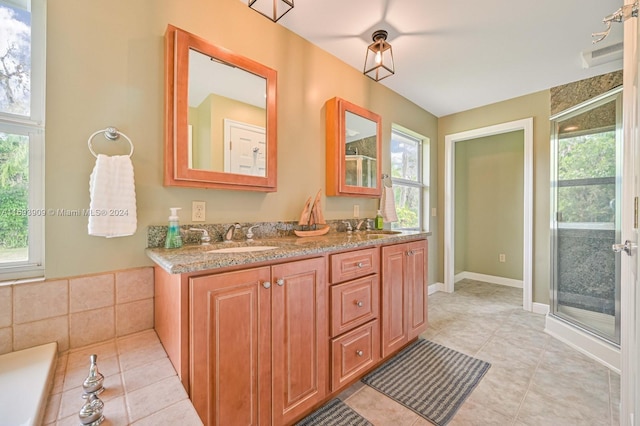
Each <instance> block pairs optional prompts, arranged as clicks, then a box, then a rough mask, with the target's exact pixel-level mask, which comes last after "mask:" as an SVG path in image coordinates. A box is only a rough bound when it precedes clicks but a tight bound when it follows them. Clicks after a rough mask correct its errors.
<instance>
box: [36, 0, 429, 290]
mask: <svg viewBox="0 0 640 426" xmlns="http://www.w3.org/2000/svg"><path fill="white" fill-rule="evenodd" d="M70 11H73V13H70ZM167 24H173V25H175V26H178V27H180V28H182V29H184V30H186V31H189V32H191V33H194V34H196V35H198V36H200V37H202V38H205V39H207V40H210V41H211V42H212V43H215V44H217V45H219V46H221V47H224V48H227V49H230V50H232V51H234V52H235V53H238V54H240V55H244V56H246V57H249V58H251V59H253V60H255V61H258V62H260V63H262V64H264V65H266V66H268V67H270V68H273V69H275V70H276V71H277V72H278V88H277V96H278V100H277V102H278V105H277V112H278V115H277V117H278V121H277V126H278V127H277V129H278V140H277V143H278V191H277V192H275V193H268V194H265V193H253V192H245V191H230V190H205V189H188V188H173V187H164V186H163V167H164V166H163V164H164V158H163V150H164V120H165V117H164V105H163V104H164V68H163V67H164V33H165V30H166V27H167ZM335 76H340V77H339V78H336V77H335ZM393 78H401V76H400V75H397V76H395V77H393ZM46 88H47V89H46V96H47V100H46V134H45V138H46V142H45V143H46V158H45V161H46V165H45V166H46V172H45V182H46V183H45V197H46V201H45V205H46V207H47V208H53V209H82V208H88V207H89V175H90V173H91V170H92V169H93V166H94V164H95V158H94V157H93V156H92V155H91V153H90V152H89V150H88V149H87V138H88V136H89V135H91V134H92V133H93V132H95V131H96V130H99V129H104V128H105V127H107V126H116V127H118V128H119V129H120V130H121V131H122V132H124V133H125V134H127V135H128V136H129V137H130V138H131V139H132V141H133V143H134V145H135V154H134V156H133V157H132V161H133V166H134V170H135V180H136V196H137V208H138V218H137V219H138V231H137V232H136V234H135V235H134V236H131V237H123V238H112V239H105V238H99V237H92V236H89V235H87V220H86V218H82V217H47V218H46V223H45V226H46V229H45V233H46V235H45V238H46V243H45V255H46V259H45V262H46V264H45V266H46V277H47V278H56V277H65V276H76V275H83V274H91V273H98V272H104V271H112V270H118V269H124V268H130V267H137V266H144V265H151V264H152V263H151V261H150V260H149V259H148V258H147V257H146V255H145V253H144V249H145V247H146V245H147V243H146V240H147V232H146V228H147V226H148V225H152V224H153V225H161V224H165V223H166V221H167V216H169V207H174V206H175V207H182V209H183V210H182V211H181V212H180V216H181V222H182V223H189V222H190V218H191V214H190V210H191V202H192V201H193V200H204V201H206V202H207V215H206V220H207V222H209V223H223V222H234V221H239V222H259V221H260V222H262V221H279V220H296V219H297V218H298V216H299V214H300V211H301V209H302V207H303V205H304V202H305V200H306V199H307V198H308V197H309V196H311V195H313V194H315V193H316V192H317V191H318V189H323V190H324V188H325V130H324V128H325V114H324V104H325V102H326V101H327V100H328V99H331V98H333V97H335V96H339V97H342V98H344V99H346V100H348V101H350V102H353V103H355V104H358V105H360V106H363V107H365V108H367V109H369V110H371V111H373V112H376V113H378V114H380V115H381V116H382V120H383V121H382V130H383V159H382V168H383V171H384V172H387V173H388V171H389V160H388V156H386V158H385V153H387V152H388V151H389V139H390V135H391V124H392V123H396V124H399V125H401V126H403V127H406V128H409V129H412V130H414V131H416V132H418V133H420V134H422V135H425V136H427V137H428V138H430V139H431V141H432V142H433V143H432V144H431V159H432V164H431V165H430V166H431V167H430V169H431V170H433V171H435V170H437V167H436V161H437V154H436V149H437V144H436V143H435V141H436V139H437V126H438V125H437V118H436V117H435V116H434V115H432V114H430V113H429V112H427V111H425V110H423V109H421V108H419V107H418V106H416V105H415V104H413V103H412V102H409V101H408V100H407V99H405V98H403V97H401V96H399V95H398V94H396V93H394V92H392V91H391V90H389V89H387V88H386V87H384V86H383V85H381V84H378V83H376V82H374V81H373V80H371V79H369V78H368V77H366V76H364V75H363V74H362V72H361V70H358V69H355V68H353V67H351V66H349V65H347V64H345V63H343V62H342V61H340V60H338V59H337V58H336V57H334V56H332V55H330V54H329V53H327V52H325V51H323V50H321V49H319V48H317V47H315V46H313V45H312V44H310V43H309V42H307V41H306V40H304V39H303V38H301V37H299V36H297V35H296V34H293V33H292V32H290V31H289V30H287V29H286V28H284V27H283V26H282V25H278V24H274V23H273V22H271V21H269V20H268V19H265V18H264V17H263V16H261V15H260V14H258V13H256V12H255V11H253V10H251V9H249V8H248V7H247V4H246V2H241V1H238V0H216V1H204V0H180V1H178V0H135V1H131V0H110V1H86V0H55V1H49V2H48V3H47V85H46ZM105 144H106V143H105V142H103V143H102V145H100V146H98V144H94V145H95V146H96V149H98V150H100V149H101V148H102V147H105ZM103 149H105V150H106V149H108V148H106V147H105V148H103ZM431 179H432V182H435V181H436V176H435V172H432V176H431ZM431 193H432V200H431V204H432V205H436V198H435V197H436V191H432V192H431ZM354 204H358V205H359V206H360V216H361V217H364V216H368V217H374V216H375V214H376V210H377V209H378V200H377V199H364V198H349V197H326V199H323V205H324V207H325V216H326V218H327V219H340V218H349V217H351V216H352V214H353V205H354ZM430 219H431V220H432V223H431V224H430V227H431V229H435V228H436V222H435V218H430ZM429 243H430V248H429V253H430V258H429V263H430V265H437V263H438V261H437V259H436V257H435V256H437V248H436V246H435V239H434V238H430V241H429ZM436 274H437V269H436V268H434V267H432V268H430V275H429V282H435V281H436V278H435V275H436Z"/></svg>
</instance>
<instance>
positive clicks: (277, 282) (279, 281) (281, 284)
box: [276, 278, 284, 287]
mask: <svg viewBox="0 0 640 426" xmlns="http://www.w3.org/2000/svg"><path fill="white" fill-rule="evenodd" d="M276 284H278V285H279V286H280V287H282V286H283V285H284V280H283V279H282V278H278V279H277V280H276Z"/></svg>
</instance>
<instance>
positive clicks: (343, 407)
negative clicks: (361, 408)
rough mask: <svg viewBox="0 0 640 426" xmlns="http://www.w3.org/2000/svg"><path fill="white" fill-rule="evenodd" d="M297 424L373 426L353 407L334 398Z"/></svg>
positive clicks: (300, 425)
mask: <svg viewBox="0 0 640 426" xmlns="http://www.w3.org/2000/svg"><path fill="white" fill-rule="evenodd" d="M296 426H373V425H372V424H371V423H369V422H368V421H367V419H365V418H364V417H362V416H361V415H360V414H358V413H356V412H355V411H353V409H352V408H351V407H349V406H348V405H347V404H345V403H344V402H342V401H341V400H339V399H338V398H336V399H332V400H331V401H329V402H328V403H327V404H326V405H324V406H322V407H320V408H319V409H318V410H316V411H314V412H313V413H311V414H309V415H308V416H307V417H305V418H304V419H302V420H301V421H300V422H298V423H296Z"/></svg>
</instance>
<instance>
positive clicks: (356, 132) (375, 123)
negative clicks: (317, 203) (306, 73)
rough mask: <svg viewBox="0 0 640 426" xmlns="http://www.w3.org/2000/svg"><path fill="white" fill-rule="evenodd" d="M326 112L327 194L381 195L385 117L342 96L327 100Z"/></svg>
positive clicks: (370, 196) (371, 196)
mask: <svg viewBox="0 0 640 426" xmlns="http://www.w3.org/2000/svg"><path fill="white" fill-rule="evenodd" d="M325 111H326V132H327V134H326V138H327V142H326V146H327V171H326V173H327V176H326V183H327V195H343V196H352V197H369V198H373V197H379V196H380V194H381V179H380V176H381V164H380V153H381V146H382V143H381V128H382V119H381V118H380V116H379V115H378V114H376V113H373V112H371V111H369V110H367V109H365V108H362V107H360V106H358V105H355V104H353V103H351V102H348V101H346V100H344V99H341V98H333V99H330V100H328V101H327V103H326V105H325Z"/></svg>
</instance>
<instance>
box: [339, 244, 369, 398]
mask: <svg viewBox="0 0 640 426" xmlns="http://www.w3.org/2000/svg"><path fill="white" fill-rule="evenodd" d="M329 258H330V267H331V273H330V276H331V286H330V290H329V291H330V300H331V305H330V311H331V314H330V319H331V325H330V332H331V337H332V339H331V391H332V392H335V391H337V390H339V389H341V388H343V387H344V386H346V385H347V384H349V383H351V382H353V381H354V380H355V379H356V378H357V376H359V375H362V374H364V373H365V372H366V371H367V370H368V369H369V368H371V367H373V366H374V365H375V364H376V363H377V362H378V361H379V360H380V326H379V322H378V314H379V311H380V302H379V300H380V299H379V297H380V274H379V272H380V249H379V248H378V247H376V248H368V249H362V250H354V251H350V252H345V253H338V254H332V255H330V256H329Z"/></svg>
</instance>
